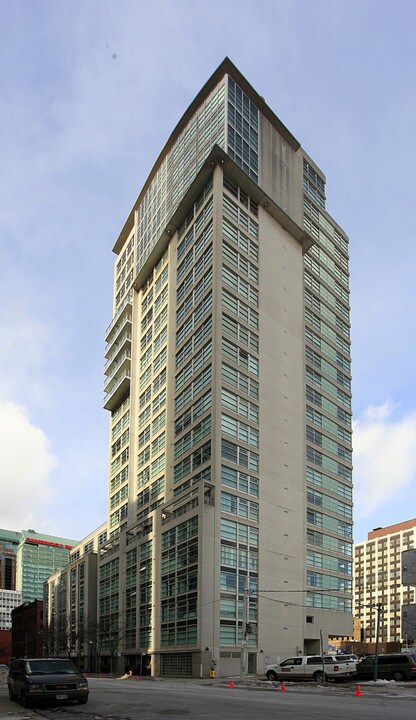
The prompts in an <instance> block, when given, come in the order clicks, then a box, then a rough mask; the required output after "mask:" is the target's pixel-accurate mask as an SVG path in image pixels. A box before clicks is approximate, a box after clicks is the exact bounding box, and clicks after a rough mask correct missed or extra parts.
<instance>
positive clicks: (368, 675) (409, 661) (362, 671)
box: [357, 653, 416, 682]
mask: <svg viewBox="0 0 416 720" xmlns="http://www.w3.org/2000/svg"><path fill="white" fill-rule="evenodd" d="M374 662H375V656H374V655H369V656H368V657H366V658H364V660H361V662H359V663H357V679H358V680H374ZM377 677H378V678H381V679H384V680H397V681H398V682H399V681H400V680H416V654H413V653H387V654H386V655H379V656H378V667H377Z"/></svg>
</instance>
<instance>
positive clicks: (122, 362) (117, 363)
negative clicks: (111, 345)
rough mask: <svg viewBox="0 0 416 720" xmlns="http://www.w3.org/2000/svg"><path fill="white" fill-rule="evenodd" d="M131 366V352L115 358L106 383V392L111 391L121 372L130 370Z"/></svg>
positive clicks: (107, 373) (125, 352) (108, 370)
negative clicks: (112, 384)
mask: <svg viewBox="0 0 416 720" xmlns="http://www.w3.org/2000/svg"><path fill="white" fill-rule="evenodd" d="M130 366H131V353H130V350H125V351H124V352H123V353H121V355H117V356H115V357H114V362H112V363H110V365H109V367H108V369H107V372H106V375H108V377H107V379H106V380H105V381H104V392H105V393H107V392H109V390H110V386H111V383H112V382H113V381H114V380H115V379H116V375H117V374H120V371H121V370H124V369H126V368H130Z"/></svg>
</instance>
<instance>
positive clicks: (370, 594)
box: [354, 519, 416, 643]
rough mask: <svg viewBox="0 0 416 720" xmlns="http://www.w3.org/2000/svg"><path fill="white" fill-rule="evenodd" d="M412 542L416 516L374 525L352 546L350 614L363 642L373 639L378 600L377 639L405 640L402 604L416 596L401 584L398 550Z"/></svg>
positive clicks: (410, 546)
mask: <svg viewBox="0 0 416 720" xmlns="http://www.w3.org/2000/svg"><path fill="white" fill-rule="evenodd" d="M415 542H416V519H414V520H407V521H406V522H402V523H397V524H396V525H389V526H388V527H385V528H375V529H374V530H372V531H371V532H369V533H368V538H367V540H366V541H365V542H362V543H357V544H356V545H355V546H354V615H355V616H356V617H358V618H359V619H360V621H361V627H362V636H363V638H362V639H363V640H364V642H368V643H374V642H375V641H376V632H377V604H380V608H381V614H380V641H381V642H386V643H387V642H403V643H406V640H407V639H408V638H407V637H406V635H407V632H403V630H402V606H408V605H412V604H414V603H415V601H416V597H415V589H414V587H412V586H411V585H404V584H402V552H403V551H406V550H412V549H413V548H415V547H416V546H415ZM413 637H414V633H413V635H412V640H413ZM409 640H410V638H409Z"/></svg>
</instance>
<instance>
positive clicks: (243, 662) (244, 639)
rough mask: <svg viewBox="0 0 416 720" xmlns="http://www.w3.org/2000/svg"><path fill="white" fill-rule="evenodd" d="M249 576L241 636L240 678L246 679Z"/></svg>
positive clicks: (246, 579)
mask: <svg viewBox="0 0 416 720" xmlns="http://www.w3.org/2000/svg"><path fill="white" fill-rule="evenodd" d="M248 626H249V622H248V576H247V575H246V576H245V578H244V595H243V617H242V626H241V630H242V638H241V654H240V680H244V678H245V676H246V647H247V630H248Z"/></svg>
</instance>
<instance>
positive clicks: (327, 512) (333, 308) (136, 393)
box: [97, 59, 352, 676]
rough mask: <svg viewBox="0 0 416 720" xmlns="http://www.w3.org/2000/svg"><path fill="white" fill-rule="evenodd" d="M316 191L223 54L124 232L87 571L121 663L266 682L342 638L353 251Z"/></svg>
mask: <svg viewBox="0 0 416 720" xmlns="http://www.w3.org/2000/svg"><path fill="white" fill-rule="evenodd" d="M325 182H326V181H325V176H324V174H323V173H322V171H321V170H320V169H319V168H318V167H317V165H316V164H315V163H314V162H313V161H312V160H311V158H310V157H309V156H308V155H307V154H306V152H305V151H304V150H303V148H302V147H301V145H300V143H299V142H298V141H297V140H296V138H295V137H294V136H293V135H292V134H291V132H290V131H289V130H288V129H287V128H286V127H285V126H284V125H283V123H282V122H281V121H280V120H279V119H278V117H277V116H276V115H275V114H274V112H273V111H272V110H271V109H270V108H269V107H268V106H267V105H266V103H265V101H264V99H263V98H262V97H261V96H260V95H259V94H258V93H257V92H256V91H255V90H254V88H253V87H252V86H251V85H250V84H249V83H248V82H247V80H246V79H245V78H244V77H243V76H242V75H241V73H240V72H239V71H238V70H237V68H236V67H235V66H234V65H233V64H232V63H231V62H230V61H229V60H228V59H226V60H225V61H224V62H223V63H222V64H221V65H220V66H219V68H218V69H217V70H216V71H215V72H214V74H213V75H212V77H211V78H210V79H209V80H208V82H207V83H206V84H205V86H204V87H203V88H202V90H201V91H200V92H199V93H198V95H197V96H196V98H195V100H194V101H193V102H192V103H191V105H190V107H189V108H188V109H187V110H186V112H185V114H184V116H183V117H182V119H181V120H180V121H179V123H178V125H177V126H176V128H175V129H174V131H173V133H172V135H171V136H170V138H169V139H168V141H167V143H166V145H165V146H164V148H163V149H162V151H161V153H160V155H159V157H158V159H157V160H156V163H155V165H154V167H153V169H152V170H151V172H150V175H149V177H148V179H147V180H146V182H145V184H144V186H143V189H142V190H141V192H140V194H139V196H138V198H137V200H136V202H135V204H134V206H133V208H132V210H131V212H130V214H129V216H128V218H127V220H126V222H125V224H124V226H123V228H122V230H121V232H120V235H119V237H118V238H117V240H116V243H115V245H114V252H115V254H116V261H115V268H114V291H113V318H112V321H111V323H110V325H109V327H108V330H107V333H106V342H107V345H106V350H105V355H106V365H105V373H106V382H105V393H106V395H105V400H104V407H105V408H106V409H107V410H108V411H109V413H110V457H109V478H108V497H109V509H108V541H107V542H106V543H103V544H102V546H101V547H100V549H99V557H98V568H97V572H98V618H99V623H100V628H101V632H104V634H105V636H106V637H107V638H108V643H110V641H111V642H112V641H113V639H114V637H117V639H118V646H117V653H113V651H112V650H111V648H110V647H109V646H108V648H107V651H108V653H109V654H110V655H111V656H112V657H117V658H118V659H117V662H118V667H119V668H120V669H122V668H123V666H124V667H128V666H134V667H142V666H143V662H144V658H145V659H146V666H147V667H149V668H150V669H151V672H152V673H153V674H155V675H185V676H186V675H187V676H191V675H193V676H207V675H208V674H209V673H210V671H211V670H215V672H216V673H217V674H218V675H229V674H234V673H237V672H239V671H240V667H241V671H244V672H246V671H248V672H262V671H263V669H264V664H265V661H266V659H267V658H272V659H273V658H276V657H277V656H280V657H281V658H283V657H285V656H289V655H293V653H303V652H305V653H315V652H318V651H319V648H320V635H321V632H322V635H323V638H324V645H325V646H327V642H328V637H331V638H336V637H341V636H346V635H350V634H351V632H352V614H351V610H352V607H351V605H352V587H351V583H352V477H351V475H352V465H351V374H350V361H351V358H350V338H349V336H350V325H349V272H348V238H347V237H346V235H345V233H344V232H343V230H342V229H341V228H340V227H339V225H338V224H337V223H336V222H335V221H334V220H333V219H332V218H331V216H330V215H329V213H328V212H327V210H326V207H325V204H326V201H325ZM103 628H104V630H103ZM105 651H106V648H105V644H104V646H103V654H105Z"/></svg>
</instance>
